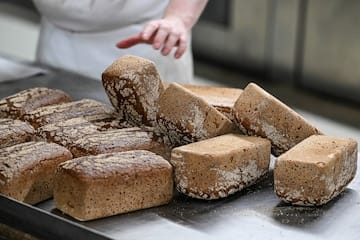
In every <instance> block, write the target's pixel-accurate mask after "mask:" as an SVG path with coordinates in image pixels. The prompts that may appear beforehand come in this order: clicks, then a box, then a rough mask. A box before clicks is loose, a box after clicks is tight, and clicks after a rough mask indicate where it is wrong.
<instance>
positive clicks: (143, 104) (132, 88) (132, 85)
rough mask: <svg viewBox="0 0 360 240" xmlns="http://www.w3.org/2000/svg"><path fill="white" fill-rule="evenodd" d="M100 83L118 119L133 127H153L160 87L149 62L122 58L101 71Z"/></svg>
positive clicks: (155, 72)
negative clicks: (115, 110)
mask: <svg viewBox="0 0 360 240" xmlns="http://www.w3.org/2000/svg"><path fill="white" fill-rule="evenodd" d="M102 82H103V85H104V88H105V91H106V93H107V95H108V97H109V99H110V101H111V103H112V105H113V106H114V107H115V108H116V109H117V110H118V112H119V114H120V117H122V118H123V119H124V120H125V121H127V122H129V123H130V124H133V125H134V126H141V125H148V126H154V124H155V120H156V113H157V108H158V107H157V105H158V99H159V96H160V95H161V93H162V92H163V91H164V86H163V83H162V81H161V79H160V75H159V73H158V71H157V69H156V66H155V64H154V63H153V62H151V61H149V60H147V59H144V58H141V57H136V56H132V55H125V56H123V57H121V58H119V59H118V60H116V61H115V62H114V63H112V64H111V65H110V66H109V67H108V68H107V69H106V70H105V71H104V72H103V74H102Z"/></svg>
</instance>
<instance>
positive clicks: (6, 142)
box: [0, 118, 35, 148]
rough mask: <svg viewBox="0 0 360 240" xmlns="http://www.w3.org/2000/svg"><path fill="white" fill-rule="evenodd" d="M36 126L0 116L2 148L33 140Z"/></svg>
mask: <svg viewBox="0 0 360 240" xmlns="http://www.w3.org/2000/svg"><path fill="white" fill-rule="evenodd" d="M34 134H35V130H34V128H33V127H32V126H31V125H30V124H28V123H26V122H23V121H20V120H14V119H9V118H0V148H4V147H9V146H12V145H16V144H19V143H23V142H28V141H30V140H32V138H33V135H34Z"/></svg>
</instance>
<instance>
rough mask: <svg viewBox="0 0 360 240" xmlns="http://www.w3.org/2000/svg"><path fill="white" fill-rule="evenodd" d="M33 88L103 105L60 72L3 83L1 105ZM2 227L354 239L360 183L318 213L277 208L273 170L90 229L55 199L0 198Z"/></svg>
mask: <svg viewBox="0 0 360 240" xmlns="http://www.w3.org/2000/svg"><path fill="white" fill-rule="evenodd" d="M35 86H44V87H51V88H59V89H62V90H64V91H66V92H67V93H69V94H70V95H71V96H73V97H74V99H80V98H92V99H96V100H99V101H103V102H107V101H108V100H107V97H106V95H105V92H104V91H103V88H102V86H101V82H99V81H94V80H91V79H87V78H84V77H81V76H78V75H74V74H71V73H66V72H62V71H57V72H56V71H55V72H53V73H51V74H49V75H47V76H38V77H33V78H31V79H23V80H19V81H12V82H4V83H0V98H1V97H4V96H7V95H10V94H12V93H15V92H18V91H20V90H23V89H26V88H29V87H35ZM273 162H274V159H272V164H273ZM358 164H360V160H359V161H358ZM0 222H2V223H5V224H7V225H9V226H12V227H15V228H17V229H19V230H22V231H25V232H28V233H30V234H33V235H34V236H38V237H40V238H42V239H167V240H168V239H206V240H209V239H236V240H238V239H286V240H287V239H292V240H297V239H301V240H303V239H327V240H329V239H347V240H352V239H353V240H355V239H356V240H358V239H360V176H359V173H357V175H356V176H355V179H354V180H353V181H352V182H351V184H349V186H348V187H347V188H346V189H345V191H343V192H342V193H341V194H340V195H339V196H338V197H336V198H335V199H334V200H332V201H331V202H329V203H328V204H326V205H324V206H322V207H299V206H291V205H289V204H285V203H283V202H281V201H280V200H279V198H277V197H276V195H275V194H274V192H273V175H272V171H270V173H269V174H268V175H267V176H266V177H264V178H263V179H262V180H261V181H259V182H258V183H257V184H255V185H253V186H251V187H249V188H247V189H244V190H243V191H241V192H238V193H236V194H234V195H232V196H229V197H227V198H225V199H222V200H216V201H201V200H195V199H191V198H188V197H186V196H184V195H182V194H180V193H178V192H175V197H174V199H173V201H172V202H171V203H170V204H168V205H164V206H160V207H155V208H150V209H144V210H139V211H135V212H131V213H126V214H121V215H117V216H112V217H107V218H103V219H98V220H93V221H89V222H79V221H76V220H74V219H72V218H71V217H68V216H66V215H64V214H62V213H61V212H60V211H59V210H57V209H56V208H54V202H53V200H48V201H44V202H42V203H40V204H37V205H35V206H30V205H27V204H24V203H20V202H17V201H14V200H12V199H9V198H7V197H4V196H0Z"/></svg>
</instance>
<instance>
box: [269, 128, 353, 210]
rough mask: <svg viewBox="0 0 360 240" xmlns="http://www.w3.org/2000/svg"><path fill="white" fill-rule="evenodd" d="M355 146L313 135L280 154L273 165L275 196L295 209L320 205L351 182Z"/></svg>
mask: <svg viewBox="0 0 360 240" xmlns="http://www.w3.org/2000/svg"><path fill="white" fill-rule="evenodd" d="M356 168H357V142H356V141H354V140H352V139H350V138H339V137H331V136H322V135H317V136H316V135H314V136H311V137H309V138H307V139H305V140H303V141H302V142H301V143H299V144H298V145H296V146H295V147H293V148H292V149H290V150H289V151H287V152H286V153H284V154H282V155H281V156H280V157H279V158H278V159H277V160H276V163H275V168H274V183H275V193H276V194H277V195H278V196H279V197H280V198H281V199H282V200H284V201H285V202H290V203H292V204H296V205H308V206H313V205H323V204H325V203H327V202H329V201H330V200H331V199H333V198H334V197H336V196H337V195H339V193H341V192H342V191H343V190H344V189H345V187H346V186H347V184H348V183H349V182H350V181H351V180H352V179H353V178H354V176H355V174H356Z"/></svg>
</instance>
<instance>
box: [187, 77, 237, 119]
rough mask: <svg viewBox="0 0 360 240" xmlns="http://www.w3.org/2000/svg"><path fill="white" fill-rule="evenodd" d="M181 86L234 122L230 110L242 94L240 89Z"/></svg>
mask: <svg viewBox="0 0 360 240" xmlns="http://www.w3.org/2000/svg"><path fill="white" fill-rule="evenodd" d="M182 86H183V87H185V88H186V89H189V90H190V91H191V92H193V93H194V94H195V95H196V96H198V97H201V98H203V99H204V100H205V101H206V102H207V103H208V104H210V105H211V106H213V107H215V108H216V109H217V110H218V111H220V112H221V113H222V114H224V115H225V116H226V117H228V118H229V119H230V120H232V121H233V120H234V116H233V113H232V109H233V107H234V104H235V102H236V100H237V99H238V98H239V96H240V94H241V93H242V91H243V90H242V89H239V88H227V87H214V86H199V85H191V84H182Z"/></svg>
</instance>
